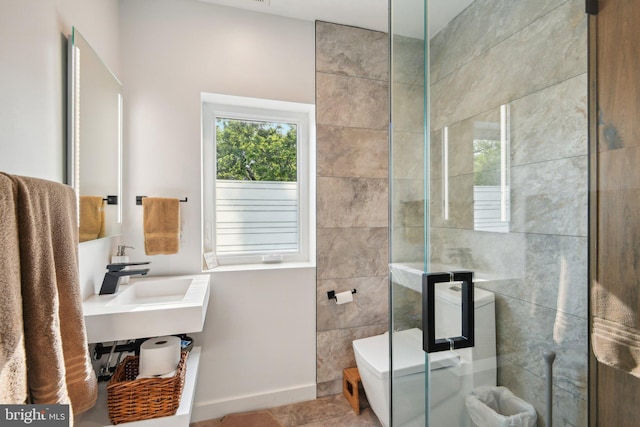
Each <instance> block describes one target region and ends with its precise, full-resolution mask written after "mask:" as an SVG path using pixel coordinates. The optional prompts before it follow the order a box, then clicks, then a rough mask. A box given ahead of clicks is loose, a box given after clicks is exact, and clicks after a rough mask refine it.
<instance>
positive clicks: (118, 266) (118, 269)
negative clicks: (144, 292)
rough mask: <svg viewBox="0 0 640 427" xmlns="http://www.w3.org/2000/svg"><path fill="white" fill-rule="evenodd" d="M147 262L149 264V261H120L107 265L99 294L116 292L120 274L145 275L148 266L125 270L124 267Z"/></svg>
mask: <svg viewBox="0 0 640 427" xmlns="http://www.w3.org/2000/svg"><path fill="white" fill-rule="evenodd" d="M147 264H151V262H150V261H143V262H122V263H115V264H109V265H107V270H108V271H107V272H106V273H105V274H104V279H103V280H102V286H101V287H100V295H109V294H115V293H116V292H118V285H119V284H120V278H121V277H122V276H135V275H138V274H139V275H141V276H146V275H147V273H148V272H149V270H150V269H148V268H142V269H140V270H125V269H124V268H125V267H129V266H132V265H147Z"/></svg>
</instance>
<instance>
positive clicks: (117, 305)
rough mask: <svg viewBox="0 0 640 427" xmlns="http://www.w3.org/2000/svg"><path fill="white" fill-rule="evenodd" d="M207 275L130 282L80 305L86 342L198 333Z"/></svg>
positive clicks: (205, 301) (204, 306)
mask: <svg viewBox="0 0 640 427" xmlns="http://www.w3.org/2000/svg"><path fill="white" fill-rule="evenodd" d="M208 302H209V275H206V274H203V275H194V276H165V277H149V278H141V279H131V281H130V284H128V285H120V288H119V292H118V293H116V294H114V295H93V296H91V297H90V298H88V299H87V300H85V301H84V302H83V304H82V305H83V310H84V321H85V326H86V329H87V339H88V341H89V342H90V343H96V342H104V341H121V340H129V339H136V338H146V337H154V336H159V335H171V334H182V333H192V332H200V331H202V327H203V325H204V319H205V316H206V314H207V305H208Z"/></svg>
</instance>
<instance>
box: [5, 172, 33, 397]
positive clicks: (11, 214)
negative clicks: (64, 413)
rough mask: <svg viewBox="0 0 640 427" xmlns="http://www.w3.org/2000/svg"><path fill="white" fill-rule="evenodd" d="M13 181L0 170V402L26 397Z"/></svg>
mask: <svg viewBox="0 0 640 427" xmlns="http://www.w3.org/2000/svg"><path fill="white" fill-rule="evenodd" d="M15 198H16V196H15V193H14V186H13V181H12V180H11V179H10V178H9V177H7V176H6V175H3V174H0V272H1V273H0V403H10V404H19V403H25V402H26V401H27V359H26V355H25V352H24V334H23V327H22V296H21V291H20V246H19V243H18V218H17V216H16V203H15Z"/></svg>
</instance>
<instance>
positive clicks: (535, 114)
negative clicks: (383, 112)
mask: <svg viewBox="0 0 640 427" xmlns="http://www.w3.org/2000/svg"><path fill="white" fill-rule="evenodd" d="M583 6H584V4H583V3H582V2H580V1H577V0H569V1H557V2H549V1H543V0H516V1H512V2H501V1H496V0H475V1H473V0H459V1H451V0H430V1H424V0H391V1H390V34H391V76H390V84H391V90H390V92H391V97H390V102H391V109H390V111H391V117H390V122H391V128H390V191H391V193H390V200H391V207H390V218H391V220H390V221H391V223H390V236H391V238H390V308H391V315H390V331H391V333H390V348H391V352H390V360H391V367H390V368H391V381H390V383H391V385H390V387H391V419H390V423H391V425H393V426H427V425H429V426H436V427H440V426H445V425H446V426H447V427H458V426H470V425H471V419H470V416H469V414H468V411H467V409H466V407H465V399H466V397H467V396H469V395H471V393H472V392H473V391H474V390H475V389H477V388H478V387H480V386H483V385H489V386H496V385H502V386H506V387H508V388H509V389H510V390H511V391H512V392H513V393H514V394H516V395H517V396H518V397H519V398H521V399H523V400H524V401H526V402H528V403H531V404H532V405H533V406H534V407H535V409H536V411H537V413H538V416H541V415H543V414H545V410H546V406H547V405H548V404H549V402H547V400H546V397H545V394H544V393H543V392H542V391H543V390H544V389H545V385H546V381H547V378H546V366H545V361H544V358H543V354H544V353H545V352H547V351H554V352H555V353H556V354H557V357H556V361H555V364H554V377H553V379H552V380H553V407H554V419H555V424H556V425H586V424H587V403H586V397H587V392H586V384H587V371H588V370H587V265H588V264H587V247H588V242H587V188H588V185H587V122H586V111H587V96H586V95H587V78H586V77H587V76H586V73H587V40H586V30H587V25H586V17H585V15H584V10H583ZM423 350H426V351H428V352H424V351H423ZM434 350H438V351H434ZM418 358H420V359H421V360H418ZM539 423H540V424H539V425H543V423H542V421H541V420H540V421H539Z"/></svg>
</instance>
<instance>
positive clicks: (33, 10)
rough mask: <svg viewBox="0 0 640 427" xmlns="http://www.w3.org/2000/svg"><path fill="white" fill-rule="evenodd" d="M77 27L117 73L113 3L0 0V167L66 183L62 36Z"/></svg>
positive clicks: (64, 40)
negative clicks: (0, 1) (0, 0)
mask: <svg viewBox="0 0 640 427" xmlns="http://www.w3.org/2000/svg"><path fill="white" fill-rule="evenodd" d="M72 26H76V27H78V28H79V29H80V31H81V32H82V33H83V34H84V35H85V37H86V38H87V39H88V40H89V41H90V43H91V44H92V45H93V46H94V48H95V49H96V50H97V51H98V52H99V53H100V55H101V56H102V57H103V59H104V61H105V63H106V64H107V65H108V66H109V67H111V68H112V69H114V70H115V71H116V72H117V71H118V70H119V68H120V61H119V43H118V3H117V1H116V0H92V1H91V2H86V1H83V0H57V1H51V0H3V1H2V3H0V58H1V59H0V93H1V94H2V96H0V130H1V132H0V141H2V143H1V153H2V155H0V170H1V171H5V172H9V173H14V174H19V175H26V176H34V177H38V178H44V179H50V180H53V181H60V182H62V181H64V180H65V169H64V165H65V158H66V147H65V136H66V131H65V129H66V73H67V68H66V67H67V63H66V61H67V37H68V36H69V34H70V33H71V27H72Z"/></svg>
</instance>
